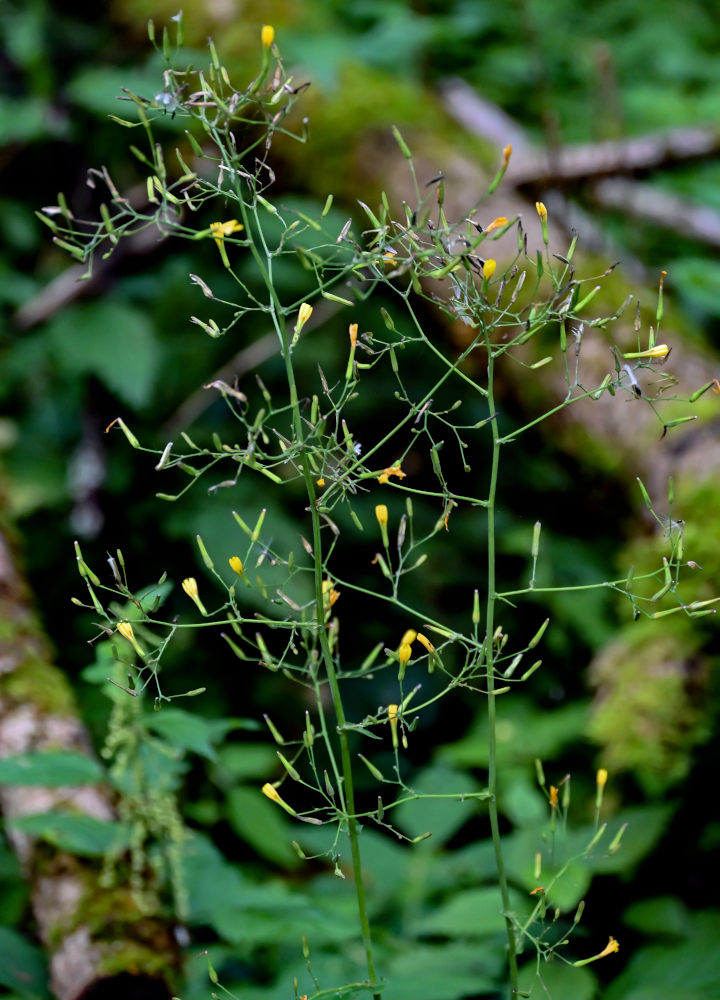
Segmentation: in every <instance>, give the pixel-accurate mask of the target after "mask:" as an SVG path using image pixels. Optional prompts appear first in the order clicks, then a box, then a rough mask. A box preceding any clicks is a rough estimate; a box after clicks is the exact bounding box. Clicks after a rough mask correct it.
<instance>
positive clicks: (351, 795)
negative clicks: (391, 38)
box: [285, 350, 381, 1000]
mask: <svg viewBox="0 0 720 1000" xmlns="http://www.w3.org/2000/svg"><path fill="white" fill-rule="evenodd" d="M285 359H286V366H287V367H288V368H289V369H290V370H292V364H291V362H290V354H289V351H287V350H286V352H285ZM291 394H292V395H293V398H294V400H295V405H294V407H293V410H294V413H295V412H296V413H297V421H296V422H295V421H294V422H295V433H296V434H297V435H298V436H300V435H302V423H301V420H300V410H299V407H298V406H297V393H296V392H295V387H294V380H293V384H292V390H291ZM300 440H302V438H301V437H300ZM302 466H303V473H304V476H305V483H306V486H307V490H308V498H309V500H310V511H311V515H312V525H313V551H314V552H315V601H316V609H317V621H318V625H319V640H320V648H321V651H322V655H323V662H324V665H325V671H326V674H327V679H328V685H329V687H330V693H331V696H332V701H333V707H334V709H335V718H336V719H337V725H338V739H339V740H340V763H341V767H342V774H343V788H342V790H341V791H342V792H343V793H344V800H345V816H346V819H347V825H348V836H349V838H350V854H351V857H352V867H353V876H354V879H355V892H356V897H357V906H358V914H359V916H360V928H361V931H362V938H363V945H364V947H365V958H366V961H367V968H368V973H369V976H370V983H371V985H372V986H376V985H377V982H378V979H377V973H376V971H375V961H374V958H373V947H372V937H371V934H370V921H369V918H368V913H367V905H366V902H365V885H364V883H363V871H362V861H361V858H360V842H359V832H360V831H359V829H358V821H357V816H356V814H355V785H354V780H353V770H352V761H351V759H350V742H349V740H348V734H347V731H346V728H345V727H346V725H347V720H346V717H345V707H344V705H343V701H342V695H341V693H340V685H339V684H338V679H337V673H336V670H335V662H334V660H333V655H332V650H331V649H330V643H329V640H328V633H327V629H326V628H325V624H324V619H325V605H324V600H323V592H322V581H323V561H322V537H321V525H320V517H319V515H318V512H317V505H316V503H315V485H314V482H313V479H312V473H311V470H310V465H309V463H308V461H307V455H306V454H305V452H303V453H302ZM380 996H381V991H380V988H379V987H378V989H377V991H373V998H374V1000H380Z"/></svg>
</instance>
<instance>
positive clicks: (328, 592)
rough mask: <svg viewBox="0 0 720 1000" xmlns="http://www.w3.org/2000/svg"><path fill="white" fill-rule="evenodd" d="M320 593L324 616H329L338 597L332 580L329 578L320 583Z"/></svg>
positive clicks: (338, 594) (338, 592)
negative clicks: (321, 594)
mask: <svg viewBox="0 0 720 1000" xmlns="http://www.w3.org/2000/svg"><path fill="white" fill-rule="evenodd" d="M322 593H323V606H324V608H325V614H329V612H330V608H331V607H332V606H333V604H334V603H335V601H337V599H338V597H339V596H340V591H339V590H335V588H334V586H333V582H332V580H330V579H329V578H328V579H326V580H323V582H322Z"/></svg>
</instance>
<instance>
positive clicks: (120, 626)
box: [117, 622, 145, 656]
mask: <svg viewBox="0 0 720 1000" xmlns="http://www.w3.org/2000/svg"><path fill="white" fill-rule="evenodd" d="M117 630H118V632H119V633H120V635H121V636H122V637H123V638H124V639H127V641H128V642H129V643H130V644H131V646H132V648H133V649H134V650H135V652H136V653H137V655H138V656H144V655H145V650H144V649H143V648H142V646H141V645H140V643H139V642H138V641H137V639H136V638H135V633H134V632H133V627H132V625H131V624H130V622H118V623H117Z"/></svg>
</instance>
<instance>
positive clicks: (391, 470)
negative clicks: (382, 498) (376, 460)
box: [378, 462, 407, 484]
mask: <svg viewBox="0 0 720 1000" xmlns="http://www.w3.org/2000/svg"><path fill="white" fill-rule="evenodd" d="M406 475H407V473H406V472H403V471H402V469H401V468H400V463H399V462H398V463H397V465H391V466H389V467H388V468H387V469H384V470H383V471H382V472H381V473H380V475H379V476H378V482H379V483H383V484H384V483H387V482H388V481H389V479H390V476H397V477H398V479H404V478H405V476H406Z"/></svg>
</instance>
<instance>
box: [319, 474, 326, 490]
mask: <svg viewBox="0 0 720 1000" xmlns="http://www.w3.org/2000/svg"><path fill="white" fill-rule="evenodd" d="M317 485H318V486H319V487H320V489H322V488H323V486H324V485H325V477H324V476H320V478H319V479H318V480H317Z"/></svg>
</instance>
